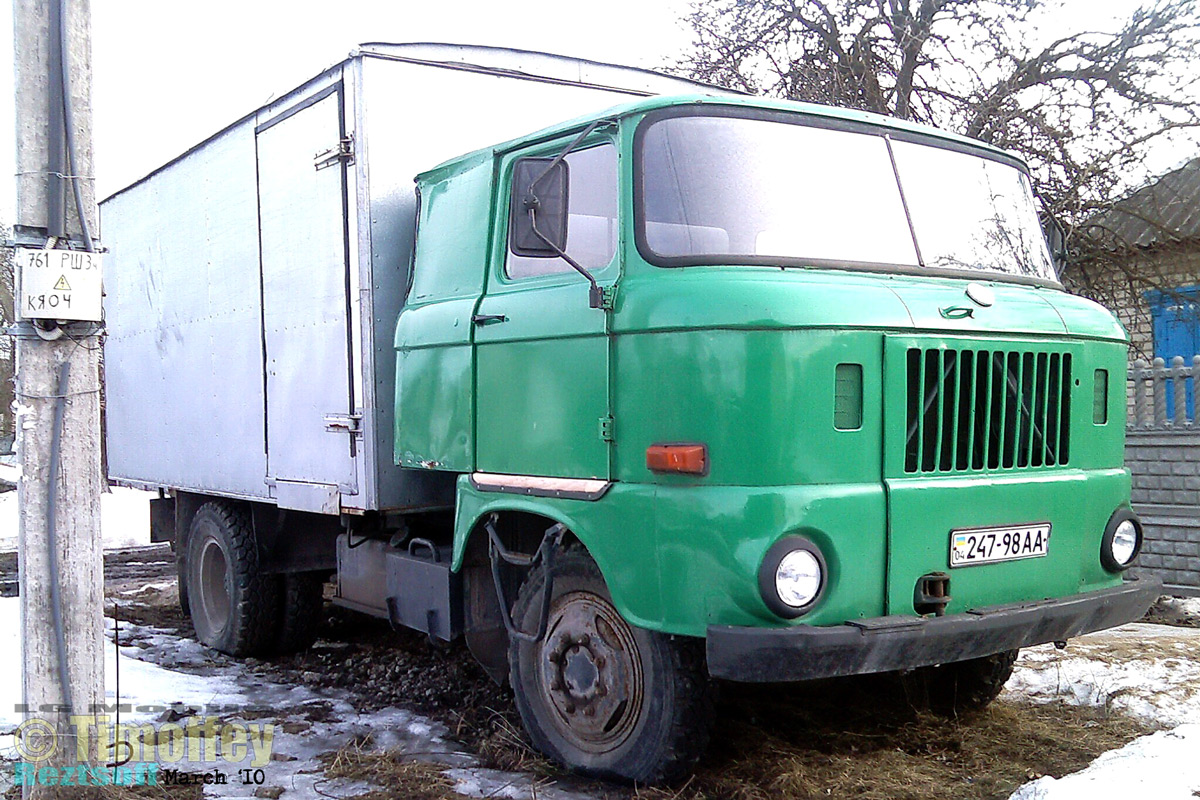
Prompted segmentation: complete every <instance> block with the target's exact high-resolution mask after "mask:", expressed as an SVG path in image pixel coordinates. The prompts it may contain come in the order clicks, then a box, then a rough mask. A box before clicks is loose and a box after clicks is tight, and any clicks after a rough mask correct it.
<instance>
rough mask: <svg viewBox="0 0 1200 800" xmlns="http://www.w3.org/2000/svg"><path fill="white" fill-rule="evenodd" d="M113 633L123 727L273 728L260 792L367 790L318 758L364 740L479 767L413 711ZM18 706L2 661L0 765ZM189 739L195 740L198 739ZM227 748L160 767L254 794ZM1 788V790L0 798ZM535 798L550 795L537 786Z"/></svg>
mask: <svg viewBox="0 0 1200 800" xmlns="http://www.w3.org/2000/svg"><path fill="white" fill-rule="evenodd" d="M19 617H20V599H19V598H16V597H12V598H0V641H10V642H15V641H19V636H20V618H19ZM116 628H117V626H116V624H115V623H114V622H113V620H112V619H111V618H107V617H106V618H105V634H106V641H105V658H106V663H105V680H106V684H107V692H106V694H107V702H108V703H110V704H112V703H115V702H116V697H117V695H116V682H117V666H118V665H119V666H120V687H121V693H120V699H121V701H122V702H123V703H125V704H128V705H129V706H131V708H127V709H124V710H122V712H121V722H122V723H137V724H142V723H149V722H163V721H164V720H169V721H173V722H176V724H179V725H181V726H182V725H186V722H187V719H188V718H190V717H193V716H201V717H205V716H213V717H217V718H218V719H219V724H222V725H223V724H225V723H231V722H238V723H242V724H248V725H261V726H270V727H269V728H266V727H263V728H260V729H258V730H260V731H262V737H263V738H262V740H261V741H263V742H265V740H266V738H267V736H268V733H267V731H268V730H269V737H270V741H269V743H270V760H269V762H268V763H266V764H265V765H263V766H262V767H261V769H262V770H263V778H264V779H265V785H266V786H277V787H281V788H283V789H284V793H283V795H282V798H283V800H322V798H327V797H330V796H333V797H352V796H356V795H359V794H362V793H364V792H367V791H370V790H371V789H372V788H374V787H372V786H371V785H370V784H368V783H365V782H363V781H357V780H330V779H328V778H326V777H325V776H324V769H323V767H322V765H321V763H320V758H321V757H322V756H324V755H326V754H329V753H332V752H336V751H337V750H339V749H341V748H343V747H345V746H346V745H348V744H350V743H351V742H353V741H355V740H359V741H368V740H369V742H370V744H369V745H368V746H369V748H370V749H372V750H378V751H387V752H397V753H402V754H409V755H411V756H412V757H414V758H421V759H422V760H428V761H435V762H437V763H440V764H445V765H446V766H449V767H459V768H462V767H469V766H474V765H476V764H477V763H478V761H477V759H476V758H475V756H474V755H472V754H471V753H467V752H464V751H462V749H461V748H460V747H459V746H458V745H457V744H455V743H454V742H452V741H449V739H448V738H447V737H448V736H449V731H448V730H447V729H446V727H445V726H444V725H441V724H440V723H438V722H435V721H433V720H431V719H428V718H426V717H422V716H420V715H418V714H416V713H414V712H411V711H408V710H405V709H400V708H386V709H383V710H380V711H376V712H373V713H370V714H361V713H359V712H358V710H357V709H356V708H355V707H354V706H353V705H352V704H351V703H350V702H349V699H348V697H347V696H346V695H345V694H344V693H342V692H339V691H337V690H323V691H322V693H321V694H319V695H318V694H316V693H315V692H313V691H312V690H311V689H309V688H308V687H306V686H303V685H299V686H297V685H288V684H282V683H276V682H273V681H270V680H265V679H263V678H262V677H260V676H258V675H255V674H254V673H252V672H250V671H249V670H248V669H247V668H246V667H245V666H244V665H242V664H239V663H238V662H236V661H234V660H232V659H230V658H228V657H226V656H223V655H221V654H219V653H216V652H215V651H213V650H210V649H208V648H206V647H204V646H202V645H200V644H199V643H197V642H195V641H193V640H191V639H181V638H179V637H178V636H176V635H174V634H172V633H171V632H169V631H165V630H162V629H159V628H153V627H149V626H141V625H132V624H128V623H121V624H120V626H119V631H116ZM114 632H117V633H119V637H120V647H117V646H115V645H114V644H113V642H112V638H113V635H114ZM21 700H22V698H21V659H20V658H19V657H13V658H6V659H3V660H2V661H0V759H13V758H15V756H16V752H15V747H14V746H13V737H12V733H13V731H14V729H15V728H16V726H17V725H19V724H20V722H21V721H22V716H21V714H19V713H17V711H16V708H15V707H16V705H17V704H19V703H20V702H21ZM197 738H198V737H197ZM188 741H189V743H192V742H195V739H194V738H189V739H188ZM224 747H225V745H223V744H219V739H216V740H213V739H202V738H201V739H200V744H199V746H198V748H197V750H196V754H198V755H200V756H201V758H200V759H199V760H192V759H193V752H191V751H190V750H189V751H188V752H184V753H181V754H180V755H181V758H179V760H178V761H176V762H173V763H163V764H162V765H161V767H162V768H163V769H168V768H169V769H179V770H181V771H186V772H208V771H211V770H212V769H213V768H214V767H215V768H217V769H219V770H221V771H222V772H224V773H225V774H226V776H227V777H228V780H229V783H227V784H225V785H212V786H206V787H205V789H204V796H205V797H206V798H221V797H238V798H244V797H249V796H251V795H252V793H253V790H254V785H248V784H246V783H244V782H243V780H242V779H241V773H240V772H239V770H241V769H245V768H248V767H251V764H250V763H248V759H247V763H229V762H228V761H225V760H224V759H223V756H224V753H225V750H224ZM208 748H212V751H211V752H210V751H209V750H208ZM160 755H161V751H160ZM204 755H216V756H220V757H222V760H219V761H217V762H215V763H214V762H213V761H212V760H211V759H209V760H204V758H203V756H204ZM255 766H257V765H255ZM4 774H7V775H8V778H9V780H11V775H12V771H11V769H0V776H2V775H4ZM0 783H2V782H0ZM530 785H532V784H530ZM5 788H7V787H5V786H3V785H0V792H2V791H3V790H4V789H5ZM521 796H526V795H521ZM538 796H541V797H553V795H546V794H544V793H541V792H540V790H539V795H538ZM564 800H565V799H564Z"/></svg>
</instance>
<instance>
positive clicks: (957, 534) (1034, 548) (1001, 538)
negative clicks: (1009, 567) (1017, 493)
mask: <svg viewBox="0 0 1200 800" xmlns="http://www.w3.org/2000/svg"><path fill="white" fill-rule="evenodd" d="M1049 551H1050V523H1049V522H1038V523H1034V524H1033V525H1017V526H1015V527H1008V528H960V529H959V530H956V531H950V566H952V567H969V566H973V565H975V564H994V563H996V562H997V561H1016V560H1017V559H1019V558H1040V557H1041V556H1044V555H1046V554H1047V553H1048V552H1049Z"/></svg>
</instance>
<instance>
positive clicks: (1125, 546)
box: [1100, 508, 1142, 572]
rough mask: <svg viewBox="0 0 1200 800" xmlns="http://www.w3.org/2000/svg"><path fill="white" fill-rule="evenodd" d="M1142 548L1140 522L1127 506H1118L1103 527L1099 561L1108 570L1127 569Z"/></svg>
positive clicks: (1118, 570) (1119, 570)
mask: <svg viewBox="0 0 1200 800" xmlns="http://www.w3.org/2000/svg"><path fill="white" fill-rule="evenodd" d="M1141 549H1142V523H1141V521H1140V520H1138V518H1137V515H1136V514H1134V513H1133V512H1132V511H1130V510H1129V509H1127V508H1119V509H1117V511H1116V513H1114V514H1113V515H1112V517H1111V518H1110V519H1109V520H1108V525H1107V526H1105V528H1104V538H1103V539H1101V541H1100V563H1101V564H1103V565H1104V568H1105V569H1106V570H1108V571H1109V572H1121V571H1122V570H1124V569H1127V568H1128V567H1129V565H1130V564H1132V563H1133V560H1134V559H1135V558H1137V554H1138V552H1139V551H1140V550H1141Z"/></svg>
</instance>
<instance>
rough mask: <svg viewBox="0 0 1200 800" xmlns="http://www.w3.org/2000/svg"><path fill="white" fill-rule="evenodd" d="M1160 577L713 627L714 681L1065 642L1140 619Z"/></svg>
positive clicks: (876, 667) (825, 673)
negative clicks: (787, 622) (819, 619)
mask: <svg viewBox="0 0 1200 800" xmlns="http://www.w3.org/2000/svg"><path fill="white" fill-rule="evenodd" d="M1161 590H1162V584H1161V582H1160V581H1158V580H1157V579H1147V578H1142V579H1140V580H1137V581H1130V582H1128V583H1124V584H1122V585H1121V586H1117V587H1114V588H1112V589H1102V590H1099V591H1094V592H1087V593H1085V594H1077V595H1072V596H1069V597H1059V598H1055V599H1052V600H1041V601H1037V602H1030V603H1015V604H1012V605H1003V606H990V607H986V608H980V609H974V610H971V611H968V612H966V613H964V614H953V615H949V616H945V617H932V618H930V617H911V616H894V617H877V618H875V619H863V620H853V621H850V622H847V623H845V624H843V625H835V626H830V627H814V626H807V625H797V626H793V627H787V628H755V627H735V626H729V625H710V626H709V628H708V640H707V651H708V672H709V674H710V675H712V676H713V677H714V678H723V679H725V680H732V681H743V682H747V683H776V682H785V681H803V680H811V679H813V678H832V677H835V676H839V675H863V674H866V673H871V672H889V671H892V670H900V669H912V668H914V667H924V666H929V665H932V664H946V663H951V662H954V661H963V660H966V659H969V658H979V657H981V656H989V655H992V654H994V653H1000V652H1003V651H1005V650H1013V649H1015V648H1018V647H1029V646H1031V645H1035V644H1044V643H1046V642H1059V641H1065V640H1067V639H1070V638H1071V637H1073V636H1079V635H1080V634H1083V633H1090V632H1091V631H1098V630H1103V629H1105V628H1111V627H1114V626H1116V625H1123V624H1124V623H1126V622H1132V621H1133V620H1136V619H1139V618H1140V617H1141V616H1142V615H1143V614H1145V613H1146V609H1148V608H1149V607H1150V604H1151V603H1153V602H1154V601H1155V599H1156V598H1157V597H1158V595H1159V594H1160V593H1161Z"/></svg>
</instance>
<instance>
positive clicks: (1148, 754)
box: [1009, 723, 1200, 800]
mask: <svg viewBox="0 0 1200 800" xmlns="http://www.w3.org/2000/svg"><path fill="white" fill-rule="evenodd" d="M1197 753H1200V724H1195V723H1192V724H1188V725H1180V726H1179V727H1177V728H1174V729H1173V730H1169V731H1159V732H1158V733H1155V734H1152V735H1150V736H1143V737H1141V738H1140V739H1134V740H1133V741H1132V742H1130V743H1129V744H1127V745H1126V746H1125V747H1122V748H1121V749H1119V750H1113V751H1111V752H1108V753H1105V754H1104V755H1102V756H1100V757H1099V758H1097V759H1096V760H1095V761H1093V762H1092V763H1091V764H1090V765H1089V766H1088V767H1087V769H1084V770H1082V771H1080V772H1076V773H1074V774H1073V775H1067V776H1065V777H1062V778H1057V779H1056V778H1051V777H1045V778H1039V779H1037V780H1036V781H1033V782H1032V783H1027V784H1025V785H1024V786H1022V787H1021V788H1020V789H1018V790H1017V791H1016V792H1014V793H1013V795H1012V796H1011V797H1010V798H1009V800H1104V799H1105V798H1114V800H1115V799H1116V798H1120V800H1129V799H1130V798H1142V797H1145V798H1153V800H1195V798H1196V795H1197V791H1198V789H1200V769H1197V768H1196V754H1197Z"/></svg>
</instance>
